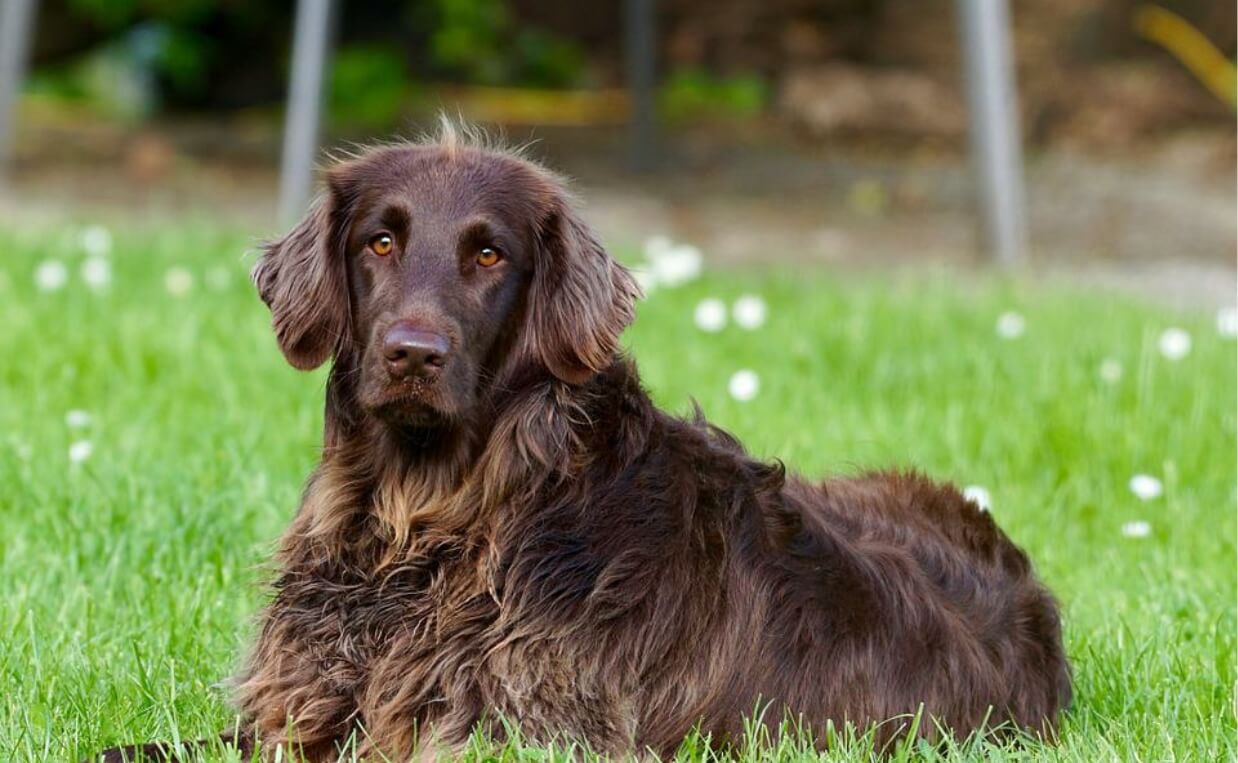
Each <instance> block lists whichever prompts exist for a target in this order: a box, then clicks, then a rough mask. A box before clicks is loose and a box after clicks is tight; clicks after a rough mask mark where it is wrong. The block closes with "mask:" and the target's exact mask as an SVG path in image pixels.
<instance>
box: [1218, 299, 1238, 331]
mask: <svg viewBox="0 0 1238 763" xmlns="http://www.w3.org/2000/svg"><path fill="white" fill-rule="evenodd" d="M1217 333H1218V334H1220V335H1221V336H1223V337H1227V338H1229V339H1233V338H1234V337H1238V307H1234V306H1232V305H1231V306H1229V307H1222V308H1221V309H1220V310H1217Z"/></svg>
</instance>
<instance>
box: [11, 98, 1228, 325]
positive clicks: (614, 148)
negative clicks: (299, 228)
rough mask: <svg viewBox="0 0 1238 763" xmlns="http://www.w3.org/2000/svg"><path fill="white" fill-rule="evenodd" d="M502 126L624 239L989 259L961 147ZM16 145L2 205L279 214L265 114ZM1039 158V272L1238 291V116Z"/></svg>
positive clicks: (1034, 213) (812, 253)
mask: <svg viewBox="0 0 1238 763" xmlns="http://www.w3.org/2000/svg"><path fill="white" fill-rule="evenodd" d="M507 133H508V136H509V138H510V139H511V140H512V141H513V142H522V141H524V140H526V139H532V140H534V141H536V142H535V143H534V144H533V145H532V147H531V149H530V150H531V153H532V155H534V156H536V157H539V158H543V159H545V160H546V161H548V162H549V163H550V164H551V165H552V166H553V167H555V168H557V169H559V170H561V171H563V172H565V173H567V174H568V175H570V176H572V177H573V178H575V180H576V186H577V189H578V190H579V192H580V194H581V195H582V197H583V198H584V199H585V201H586V203H587V217H588V218H589V219H590V220H592V221H593V223H594V224H595V225H596V226H597V227H598V229H599V230H600V232H601V234H602V235H603V237H604V238H605V239H606V240H607V241H610V242H613V243H615V244H619V245H625V246H633V245H636V246H638V245H639V244H640V243H641V242H642V241H643V240H645V239H646V238H647V237H649V236H651V235H655V234H662V235H667V236H670V237H671V238H673V239H676V240H684V241H689V242H692V243H694V244H696V245H698V246H699V247H700V248H701V249H702V251H703V253H704V254H705V256H706V258H707V261H708V262H710V263H712V264H717V265H722V266H728V265H729V266H747V265H750V264H754V263H771V262H782V263H787V262H793V263H795V264H796V265H797V266H802V265H804V264H806V263H807V264H808V266H813V265H819V266H821V267H829V268H833V269H836V270H854V269H860V270H869V269H873V268H893V267H900V266H905V265H913V266H914V265H923V264H925V263H942V264H946V265H950V266H957V267H961V268H964V269H967V268H973V267H981V268H983V267H986V266H987V265H986V260H985V257H984V255H983V253H982V252H980V251H979V247H978V237H977V235H976V231H977V225H976V218H975V214H974V209H973V208H974V200H973V197H972V188H973V186H972V182H971V174H970V171H969V166H968V160H967V156H966V154H965V152H963V151H959V150H957V149H951V148H948V147H947V148H943V147H940V146H933V145H900V146H883V145H876V146H874V145H865V144H862V143H856V142H851V143H848V144H846V145H841V144H839V145H833V144H826V145H822V144H820V143H815V144H807V143H804V142H802V141H799V140H797V139H796V138H795V137H794V136H792V135H789V134H787V133H785V132H783V131H780V130H778V129H776V128H771V127H761V126H751V125H750V126H747V127H744V128H723V129H719V128H717V127H715V128H711V129H693V130H679V131H674V132H667V133H664V134H663V135H662V136H660V143H659V150H658V162H657V168H656V169H655V170H654V171H652V172H648V173H633V172H630V171H628V170H627V169H626V167H627V161H626V158H627V156H628V151H627V149H628V146H627V142H626V141H627V136H626V133H625V132H624V131H623V130H620V129H603V128H589V129H582V128H577V129H532V130H529V129H510V130H508V131H507ZM333 143H334V144H336V145H338V141H335V142H333ZM16 157H17V158H16V161H15V162H14V163H13V166H12V168H11V171H10V173H9V177H8V181H7V185H6V187H5V188H4V190H3V192H2V193H0V219H4V218H9V219H19V218H20V219H31V218H35V219H40V218H45V219H49V220H55V219H59V218H63V217H65V216H66V215H67V216H71V217H74V218H87V219H88V218H92V217H94V218H99V219H105V220H106V219H113V218H117V217H123V218H139V219H141V218H149V217H151V216H157V215H164V214H171V213H178V214H190V215H194V216H197V217H208V218H217V219H219V220H221V221H226V222H228V223H229V224H239V225H243V226H246V227H251V228H253V229H254V231H255V235H264V234H268V233H271V232H273V231H274V229H275V225H274V209H275V196H276V188H277V157H278V133H277V131H276V130H275V129H273V128H272V127H271V126H270V124H269V123H266V122H256V121H252V120H250V121H232V122H228V123H221V122H209V123H206V122H185V121H181V122H168V123H162V124H158V125H154V126H149V125H148V126H145V127H143V128H141V129H140V130H126V129H124V128H122V127H116V126H99V125H93V126H81V125H75V124H65V123H63V122H57V123H54V124H53V123H44V124H38V125H32V124H27V125H25V126H24V129H23V130H22V132H21V134H20V136H19V141H18V150H17V152H16ZM1026 161H1027V167H1026V176H1027V177H1026V180H1027V197H1028V210H1027V212H1028V222H1029V236H1030V243H1031V252H1030V261H1029V263H1028V265H1027V267H1026V270H1027V272H1029V273H1030V274H1031V275H1033V276H1035V277H1045V278H1052V279H1062V280H1070V281H1074V282H1077V283H1083V284H1091V285H1096V286H1098V287H1102V288H1112V289H1119V290H1125V291H1134V292H1138V293H1141V294H1147V295H1150V296H1152V297H1154V298H1157V299H1159V300H1162V301H1166V302H1168V303H1170V304H1174V305H1179V306H1184V307H1199V306H1205V307H1217V306H1221V305H1228V304H1233V303H1234V301H1235V284H1236V278H1238V275H1236V269H1235V254H1236V252H1235V246H1236V242H1238V216H1236V207H1238V195H1236V192H1235V171H1234V162H1235V142H1234V131H1233V130H1232V129H1230V130H1211V131H1206V132H1195V133H1185V134H1183V133H1180V134H1176V135H1172V136H1167V137H1163V138H1158V139H1157V140H1155V141H1152V142H1148V143H1147V144H1146V145H1141V146H1139V147H1136V148H1135V149H1130V148H1127V149H1125V150H1124V153H1123V154H1121V155H1116V156H1100V155H1096V154H1095V153H1093V154H1087V155H1083V154H1079V153H1072V152H1069V151H1066V150H1057V151H1054V150H1048V151H1044V152H1041V153H1037V154H1033V155H1031V156H1029V157H1027V160H1026Z"/></svg>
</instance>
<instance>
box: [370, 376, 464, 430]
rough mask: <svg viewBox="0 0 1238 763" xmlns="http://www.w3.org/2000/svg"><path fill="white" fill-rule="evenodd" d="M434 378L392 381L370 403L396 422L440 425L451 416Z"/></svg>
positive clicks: (375, 410) (372, 409) (374, 410)
mask: <svg viewBox="0 0 1238 763" xmlns="http://www.w3.org/2000/svg"><path fill="white" fill-rule="evenodd" d="M440 398H441V395H440V394H439V390H438V386H437V385H436V384H435V383H434V382H432V381H425V380H421V379H409V380H404V381H400V382H396V383H393V384H390V385H388V386H387V387H386V388H385V389H383V390H382V391H381V392H380V393H379V394H377V395H375V397H374V399H372V400H371V401H370V404H369V405H368V406H367V407H368V408H369V409H370V412H371V413H372V414H373V415H375V416H377V417H378V418H380V419H382V420H384V421H386V422H388V423H390V424H394V425H399V426H416V427H437V426H442V425H443V424H445V423H446V422H447V420H448V419H449V418H450V414H449V412H448V411H447V410H446V409H445V406H444V405H443V401H442V400H441V399H440Z"/></svg>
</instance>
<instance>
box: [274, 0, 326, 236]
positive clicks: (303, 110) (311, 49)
mask: <svg viewBox="0 0 1238 763" xmlns="http://www.w3.org/2000/svg"><path fill="white" fill-rule="evenodd" d="M331 6H332V0H297V16H296V22H295V25H294V27H293V40H292V66H291V70H290V72H289V83H288V109H287V113H286V114H285V115H284V149H283V158H282V159H281V163H280V177H279V219H280V223H281V224H284V225H288V224H291V223H292V222H294V221H295V220H296V219H297V218H299V217H300V216H301V215H302V214H303V213H304V212H305V207H306V205H307V204H308V202H309V199H310V195H311V193H312V192H313V188H314V159H315V157H316V156H317V154H318V133H319V127H320V125H321V118H322V115H321V112H322V90H323V75H324V73H325V71H326V68H327V58H328V57H329V56H330V52H331V51H330V33H331Z"/></svg>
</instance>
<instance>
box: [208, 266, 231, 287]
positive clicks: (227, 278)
mask: <svg viewBox="0 0 1238 763" xmlns="http://www.w3.org/2000/svg"><path fill="white" fill-rule="evenodd" d="M205 280H206V285H207V286H208V287H209V288H211V289H214V290H215V291H223V290H224V289H227V288H228V284H229V283H231V282H232V274H231V273H229V272H228V269H227V268H225V267H224V266H222V265H216V266H215V267H213V268H211V269H210V270H208V271H206V279H205Z"/></svg>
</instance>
